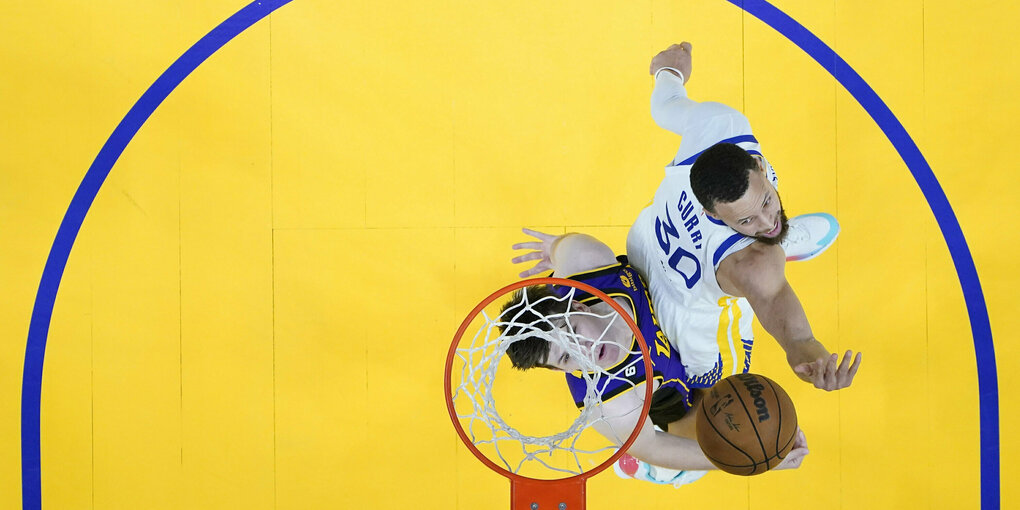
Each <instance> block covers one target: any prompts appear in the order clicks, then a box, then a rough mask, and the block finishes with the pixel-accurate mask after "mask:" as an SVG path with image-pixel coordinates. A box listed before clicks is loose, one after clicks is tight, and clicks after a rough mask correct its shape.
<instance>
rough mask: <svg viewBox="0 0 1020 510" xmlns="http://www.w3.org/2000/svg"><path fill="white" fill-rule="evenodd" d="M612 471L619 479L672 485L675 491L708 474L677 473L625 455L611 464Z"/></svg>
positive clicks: (696, 472)
mask: <svg viewBox="0 0 1020 510" xmlns="http://www.w3.org/2000/svg"><path fill="white" fill-rule="evenodd" d="M613 471H614V472H616V476H619V477H620V478H624V479H627V478H633V479H635V480H644V481H646V482H652V483H655V484H659V485H672V486H673V487H674V488H677V489H679V488H680V487H681V486H683V485H687V484H689V483H691V482H694V481H695V480H698V479H699V478H701V477H703V476H705V474H706V473H708V471H679V470H676V469H669V468H664V467H659V466H653V465H651V464H649V463H647V462H644V461H640V460H637V459H635V458H634V457H631V456H630V455H627V454H626V453H625V454H623V456H622V457H620V459H619V460H617V461H616V462H614V463H613Z"/></svg>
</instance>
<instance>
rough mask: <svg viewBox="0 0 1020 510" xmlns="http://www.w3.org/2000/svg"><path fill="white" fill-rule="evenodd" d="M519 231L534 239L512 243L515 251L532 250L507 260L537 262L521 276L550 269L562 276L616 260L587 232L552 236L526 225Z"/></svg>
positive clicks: (515, 262) (605, 264)
mask: <svg viewBox="0 0 1020 510" xmlns="http://www.w3.org/2000/svg"><path fill="white" fill-rule="evenodd" d="M522 231H523V232H524V233H525V234H527V235H529V236H531V237H534V238H535V239H537V241H528V242H523V243H517V244H515V245H513V249H515V250H532V251H531V252H529V253H525V254H524V255H518V256H516V257H514V258H513V259H511V261H512V262H513V263H514V264H520V263H523V262H528V261H531V260H537V261H538V262H537V263H536V264H535V265H534V266H532V267H531V268H530V269H527V270H525V271H522V272H521V274H520V276H521V278H528V277H531V276H534V275H537V274H539V273H542V272H545V271H550V270H552V271H553V273H554V274H555V275H556V276H558V277H566V276H570V275H573V274H577V273H581V272H584V271H588V270H590V269H596V268H599V267H603V266H607V265H610V264H614V263H615V262H616V255H615V254H614V253H613V250H612V249H610V248H609V246H607V245H606V244H605V243H603V242H602V241H599V240H598V239H595V238H594V237H592V236H590V235H587V234H579V233H576V232H572V233H567V234H563V235H553V234H546V233H543V232H539V231H537V230H531V229H528V228H524V229H522Z"/></svg>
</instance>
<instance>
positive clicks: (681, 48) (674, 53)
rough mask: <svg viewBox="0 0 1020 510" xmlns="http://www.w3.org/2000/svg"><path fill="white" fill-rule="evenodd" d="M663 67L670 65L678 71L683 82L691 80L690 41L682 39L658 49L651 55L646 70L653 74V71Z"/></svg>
mask: <svg viewBox="0 0 1020 510" xmlns="http://www.w3.org/2000/svg"><path fill="white" fill-rule="evenodd" d="M663 67H672V68H673V69H676V70H678V71H680V74H683V76H682V78H683V79H684V83H687V82H689V81H691V43H689V42H687V41H684V42H682V43H680V44H674V45H672V46H670V47H669V48H666V49H664V50H662V51H660V52H659V53H658V54H657V55H655V56H654V57H652V65H651V66H649V68H648V72H650V73H651V74H652V76H655V72H656V71H658V70H659V69H662V68H663ZM667 72H668V71H667Z"/></svg>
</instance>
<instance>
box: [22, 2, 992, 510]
mask: <svg viewBox="0 0 1020 510" xmlns="http://www.w3.org/2000/svg"><path fill="white" fill-rule="evenodd" d="M290 1H291V0H264V1H255V2H252V3H250V4H248V5H247V6H245V7H244V8H242V9H241V10H240V11H238V12H237V13H235V14H234V15H233V16H231V17H230V18H228V19H227V20H226V21H224V22H223V23H221V24H220V25H218V26H217V27H216V28H214V29H213V30H212V31H210V32H209V33H208V34H206V36H205V37H203V38H202V39H200V40H199V41H198V42H197V43H195V45H194V46H192V47H191V48H190V49H189V50H188V51H186V52H185V53H184V54H183V55H181V57H180V58H178V59H177V60H176V61H174V63H173V64H171V66H170V67H169V68H167V70H166V71H165V72H164V73H163V74H162V75H160V77H159V78H157V79H156V81H155V82H154V83H153V84H152V85H151V86H150V87H149V89H148V90H146V91H145V93H144V94H143V95H142V97H141V98H140V99H139V100H138V101H137V102H136V103H135V105H134V106H133V107H132V108H131V110H130V111H129V112H128V114H127V115H126V116H125V117H124V119H123V120H122V121H121V122H120V124H119V125H118V126H117V127H116V129H115V130H114V132H113V134H112V135H111V136H110V138H109V139H108V140H107V141H106V143H105V144H104V145H103V147H102V149H101V150H100V151H99V154H98V155H97V156H96V159H95V161H94V162H93V163H92V166H90V167H89V170H88V172H87V173H86V175H85V177H84V179H83V180H82V183H81V185H80V186H79V187H78V189H77V191H76V192H75V194H74V197H73V198H72V199H71V203H70V205H69V206H68V209H67V212H66V213H65V215H64V218H63V220H62V221H61V223H60V227H59V229H58V230H57V235H56V238H55V239H54V241H53V246H52V248H51V249H50V253H49V256H48V258H47V260H46V265H45V268H44V269H43V275H42V278H41V280H40V282H39V290H38V292H37V294H36V300H35V305H34V307H33V309H32V318H31V323H30V325H29V333H28V342H27V345H26V348H25V369H24V377H23V381H22V404H21V405H22V412H21V415H22V427H21V442H22V449H21V452H22V502H23V508H25V509H32V510H41V508H42V495H41V494H42V488H41V487H42V484H41V476H40V472H41V469H40V453H39V403H40V394H41V388H42V368H43V359H44V354H45V350H46V339H47V334H48V331H49V325H50V320H51V318H52V314H53V305H54V301H55V300H56V295H57V289H58V288H59V287H60V280H61V278H62V276H63V271H64V267H65V266H66V264H67V258H68V256H69V255H70V251H71V248H72V247H73V245H74V241H75V239H76V238H77V235H78V231H79V230H80V228H81V225H82V222H83V221H84V219H85V215H86V214H87V213H88V210H89V208H90V207H91V205H92V202H93V201H94V200H95V197H96V195H97V194H98V193H99V189H100V187H101V186H102V184H103V182H104V181H105V180H106V177H107V175H109V172H110V170H111V169H112V168H113V165H114V163H116V161H117V159H118V158H119V157H120V155H121V154H122V153H123V151H124V148H125V147H127V144H128V143H129V142H130V141H131V139H132V138H133V137H134V135H135V133H137V132H138V130H139V129H140V128H141V126H142V125H143V124H144V123H145V121H146V120H148V118H149V116H151V114H152V112H153V111H155V109H156V108H157V107H158V106H159V105H160V104H161V103H162V102H163V100H165V99H166V97H167V96H168V95H169V94H170V93H171V92H172V91H173V90H174V89H175V88H176V87H177V85H179V84H180V83H181V82H182V81H183V80H184V79H185V78H187V76H189V75H190V74H191V72H192V71H194V70H195V69H196V68H197V67H198V66H199V65H201V64H202V62H204V61H205V60H206V59H208V58H209V56H211V55H212V54H213V53H215V52H216V51H217V50H218V49H219V48H221V47H222V46H223V45H224V44H226V43H227V42H229V41H230V40H232V39H233V38H234V37H236V36H237V35H238V34H240V33H242V32H243V31H245V30H246V29H248V27H250V26H252V25H253V24H255V23H256V22H258V21H259V20H261V19H262V18H264V17H266V16H268V15H269V14H270V13H272V12H273V11H275V10H276V9H278V8H280V7H282V6H283V5H286V4H287V3H290ZM728 1H729V2H730V3H732V4H734V5H736V6H737V7H740V8H742V9H743V10H745V11H747V12H748V13H750V14H751V15H753V16H755V17H757V18H758V19H760V20H762V21H763V22H765V23H766V24H767V25H769V26H770V27H772V28H773V29H775V30H776V31H778V32H779V33H780V34H782V35H784V36H785V37H787V38H788V39H790V41H792V42H793V43H794V44H796V45H797V46H799V47H800V48H801V49H803V50H804V51H805V52H806V53H808V55H810V56H811V57H812V58H813V59H815V60H816V61H817V62H818V63H819V64H821V65H822V67H824V68H825V69H826V70H827V71H829V72H830V73H831V74H832V75H833V77H835V78H836V80H837V81H839V82H840V84H842V85H843V86H844V87H845V88H846V89H847V91H848V92H850V94H851V95H852V96H853V97H854V98H855V99H857V101H858V102H859V103H860V104H861V105H862V106H863V107H864V108H865V110H867V111H868V113H869V114H870V115H871V116H872V118H873V119H874V120H875V122H876V123H877V124H878V126H879V128H880V129H882V131H883V132H884V133H885V134H886V136H887V137H888V138H889V140H890V142H892V144H893V146H894V147H895V148H896V150H897V152H899V154H900V156H901V157H902V158H903V160H904V162H905V163H906V164H907V167H908V168H909V169H910V171H911V173H912V174H913V175H914V179H915V180H916V181H917V183H918V186H919V187H920V188H921V191H922V193H923V194H924V196H925V198H926V199H927V201H928V204H929V207H931V209H932V212H933V213H934V215H935V218H936V221H937V222H938V224H939V227H940V228H941V230H942V233H943V236H944V237H945V239H946V244H947V245H948V247H949V250H950V254H951V255H952V258H953V263H954V264H955V266H956V270H957V275H958V277H959V279H960V284H961V286H962V288H963V293H964V299H965V301H966V304H967V310H968V314H969V316H970V321H971V330H972V333H973V336H974V348H975V354H976V358H977V364H978V386H979V396H980V406H981V504H982V508H983V509H993V508H998V507H999V456H998V450H999V429H998V412H999V411H998V385H997V380H996V368H995V351H994V346H993V344H992V334H991V326H990V324H989V321H988V311H987V308H986V306H985V301H984V295H983V293H982V291H981V284H980V281H979V279H978V276H977V270H976V268H975V267H974V261H973V258H972V257H971V254H970V250H969V248H968V247H967V242H966V239H965V238H964V236H963V231H962V230H961V228H960V225H959V222H958V221H957V219H956V216H955V214H954V213H953V210H952V207H951V206H950V205H949V201H948V199H947V198H946V196H945V193H944V192H943V190H942V187H941V186H940V185H939V183H938V180H937V179H936V178H935V175H934V174H933V173H932V171H931V168H930V167H929V166H928V164H927V162H926V161H925V159H924V157H923V156H922V155H921V152H920V150H919V149H918V148H917V145H916V144H914V142H913V140H912V139H911V138H910V136H909V135H908V134H907V133H906V130H905V129H903V126H902V125H901V124H900V122H899V121H898V120H897V119H896V117H895V116H894V115H893V114H892V112H891V111H890V110H889V108H888V107H886V105H885V103H883V102H882V100H881V99H880V98H879V97H878V95H877V94H875V92H874V90H872V89H871V87H870V86H868V84H867V83H866V82H865V81H864V80H863V78H861V77H860V75H858V74H857V73H856V72H855V71H854V70H853V69H852V68H851V67H850V66H849V65H848V64H847V63H846V62H845V61H844V60H843V59H842V58H840V57H839V56H838V55H836V53H835V52H834V51H832V49H831V48H829V47H828V46H827V45H826V44H825V43H823V42H822V41H821V40H820V39H818V37H816V36H815V35H814V34H812V33H811V32H810V31H808V30H807V29H806V28H804V27H803V26H801V25H800V24H799V23H797V22H796V21H795V20H793V19H792V18H790V17H789V16H787V15H786V14H785V13H783V12H782V11H780V10H779V9H777V8H776V7H774V6H772V5H771V4H769V3H768V2H765V1H762V0H743V1H742V0H728Z"/></svg>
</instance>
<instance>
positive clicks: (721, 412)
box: [696, 374, 797, 476]
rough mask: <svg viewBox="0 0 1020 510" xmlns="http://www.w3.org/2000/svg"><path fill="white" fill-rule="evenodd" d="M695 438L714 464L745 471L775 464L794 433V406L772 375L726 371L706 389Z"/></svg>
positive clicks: (759, 470)
mask: <svg viewBox="0 0 1020 510" xmlns="http://www.w3.org/2000/svg"><path fill="white" fill-rule="evenodd" d="M696 427H697V436H698V444H699V445H701V451H702V452H704V453H705V456H706V457H708V460H709V461H711V462H712V464H714V465H715V467H717V468H719V469H721V470H723V471H725V472H727V473H732V474H735V475H742V476H750V475H757V474H761V473H764V472H766V471H768V470H769V469H772V468H774V467H776V466H777V465H779V463H780V462H782V461H783V459H784V458H786V454H788V453H789V452H790V450H791V449H792V448H793V442H794V438H796V437H797V411H796V409H794V407H793V401H792V400H790V396H789V395H787V394H786V391H784V390H783V388H782V387H780V386H779V385H778V384H776V382H775V381H773V380H771V379H769V378H767V377H764V376H761V375H757V374H737V375H732V376H730V377H727V378H725V379H723V380H721V381H719V382H718V383H716V384H715V386H712V388H711V389H709V390H708V392H707V393H706V394H705V396H704V398H703V399H702V400H701V404H700V405H699V406H698V416H697V420H696Z"/></svg>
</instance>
